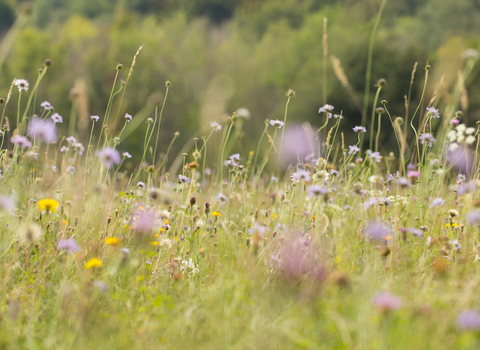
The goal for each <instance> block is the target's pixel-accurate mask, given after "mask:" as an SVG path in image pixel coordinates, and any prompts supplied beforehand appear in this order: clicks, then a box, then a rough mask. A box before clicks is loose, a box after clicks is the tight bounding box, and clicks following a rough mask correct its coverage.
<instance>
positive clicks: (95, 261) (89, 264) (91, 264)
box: [85, 258, 103, 270]
mask: <svg viewBox="0 0 480 350" xmlns="http://www.w3.org/2000/svg"><path fill="white" fill-rule="evenodd" d="M101 266H103V264H102V260H100V259H97V258H93V259H90V260H88V261H87V263H86V264H85V268H86V269H87V270H88V269H91V268H92V267H101Z"/></svg>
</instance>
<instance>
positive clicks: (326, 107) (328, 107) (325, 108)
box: [318, 104, 335, 113]
mask: <svg viewBox="0 0 480 350" xmlns="http://www.w3.org/2000/svg"><path fill="white" fill-rule="evenodd" d="M334 108H335V107H333V106H332V105H329V104H326V105H324V106H323V107H320V109H319V110H318V113H328V112H331V111H333V109H334Z"/></svg>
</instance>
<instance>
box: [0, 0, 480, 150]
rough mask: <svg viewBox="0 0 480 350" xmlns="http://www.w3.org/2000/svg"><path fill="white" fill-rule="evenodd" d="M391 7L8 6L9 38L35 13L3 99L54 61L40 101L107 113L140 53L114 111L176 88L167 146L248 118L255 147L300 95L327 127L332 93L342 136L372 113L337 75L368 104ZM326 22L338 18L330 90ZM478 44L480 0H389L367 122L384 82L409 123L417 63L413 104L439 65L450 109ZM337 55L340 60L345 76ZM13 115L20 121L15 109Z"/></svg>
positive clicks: (470, 113)
mask: <svg viewBox="0 0 480 350" xmlns="http://www.w3.org/2000/svg"><path fill="white" fill-rule="evenodd" d="M380 4H381V0H195V1H192V0H82V1H78V0H35V2H32V3H24V2H21V1H17V0H0V40H2V38H4V36H5V34H6V33H7V32H8V30H9V28H10V27H11V26H12V25H13V24H14V22H15V20H16V18H17V17H18V15H19V14H20V13H21V12H22V11H25V6H28V5H30V7H31V14H30V16H29V19H28V22H27V24H26V25H25V27H24V28H23V29H22V30H21V31H20V33H19V34H18V36H17V37H16V39H15V41H14V43H13V46H12V47H11V50H10V51H9V53H8V56H7V58H6V61H5V64H4V65H3V68H2V72H1V74H0V97H5V96H6V94H7V92H8V89H9V87H10V84H11V82H12V79H14V78H25V79H27V80H29V82H30V84H31V86H32V85H33V83H34V82H35V79H36V76H37V74H38V72H37V69H38V68H40V67H41V65H42V62H43V61H44V59H45V58H50V59H51V60H52V66H51V68H50V69H49V71H48V74H47V75H46V77H45V78H44V80H43V81H42V86H41V88H40V90H39V94H38V99H37V104H38V105H39V104H40V102H42V101H44V100H48V101H49V102H50V103H51V104H52V105H53V106H54V107H55V111H56V112H58V113H59V114H60V115H62V116H63V117H64V119H68V117H69V115H70V113H71V110H72V99H71V97H69V96H70V91H71V89H72V88H73V87H74V86H77V89H81V90H82V91H85V93H86V95H85V98H84V99H83V101H82V102H81V103H82V105H83V107H82V108H86V109H87V110H86V112H87V113H88V114H94V115H100V116H103V114H104V112H105V108H106V104H107V101H108V98H109V94H110V91H111V87H112V83H113V80H114V77H115V73H116V70H115V67H116V65H117V63H122V64H123V65H124V66H123V70H122V72H121V75H120V79H126V77H127V74H128V71H129V68H130V65H131V62H132V58H133V55H134V54H135V52H136V51H137V49H138V48H139V47H140V46H141V45H144V48H143V50H142V51H141V52H140V54H139V55H138V58H137V62H136V66H135V68H134V71H133V73H132V76H131V78H130V80H129V83H128V87H127V90H126V94H125V101H124V105H123V108H122V110H121V111H117V110H116V109H115V108H116V106H118V104H117V105H115V106H114V108H113V114H114V115H116V114H117V112H118V115H123V114H124V113H126V112H128V113H130V114H136V113H137V112H138V111H140V110H141V109H142V108H143V107H144V106H145V105H146V104H147V101H149V100H152V98H156V99H159V98H160V99H161V98H162V96H163V94H164V93H165V81H166V80H169V81H170V82H171V84H172V85H171V90H170V92H169V96H168V100H167V103H166V108H165V113H164V117H163V121H162V131H161V138H162V140H165V141H164V142H165V143H168V142H169V141H170V140H171V138H172V135H173V133H174V132H175V131H180V138H179V141H180V142H178V150H179V148H180V147H181V145H183V144H184V143H185V142H186V140H187V139H189V138H190V137H191V136H192V135H193V134H194V133H195V132H197V131H198V130H199V129H202V128H207V127H208V122H209V121H212V120H216V121H219V122H221V121H225V115H227V114H231V113H232V112H234V111H235V110H237V109H238V108H247V109H248V110H249V111H250V114H251V118H250V120H249V122H248V123H245V125H244V132H245V142H246V143H245V144H246V145H250V144H251V147H250V146H249V147H248V148H249V149H248V150H250V149H254V144H253V141H254V140H257V139H258V137H259V135H260V133H261V130H262V129H263V125H264V121H265V119H277V118H278V119H283V113H284V106H285V102H286V96H285V93H286V91H287V90H288V89H293V90H295V91H296V93H297V96H298V98H297V99H294V100H293V101H292V102H291V104H290V108H289V121H308V122H310V123H311V124H312V125H314V126H317V127H318V126H320V125H321V122H322V120H323V118H322V117H320V116H319V114H318V109H319V107H321V106H322V105H323V103H324V96H326V102H327V103H329V104H332V105H334V106H335V108H336V109H335V112H337V113H339V112H340V111H341V110H343V115H344V116H345V119H344V123H343V125H342V127H341V131H347V130H350V131H351V127H353V126H355V125H357V124H359V123H360V119H361V113H360V112H359V108H358V103H357V104H356V103H355V101H354V99H353V98H352V97H351V93H349V92H348V91H347V89H345V87H344V86H342V84H341V82H340V81H339V79H338V77H337V75H338V73H339V71H340V68H339V67H341V69H343V71H344V74H345V76H346V77H347V78H348V81H349V84H350V85H351V87H352V88H353V91H354V92H355V94H356V95H357V97H358V101H360V102H363V98H364V91H365V71H366V67H367V56H368V55H367V53H368V46H369V39H370V35H371V32H372V28H373V26H374V21H375V17H376V15H377V13H378V10H379V8H380ZM324 18H327V19H328V26H327V27H328V33H327V34H328V54H327V62H326V67H327V69H326V72H327V74H326V82H327V84H326V90H325V91H324V89H323V79H324V76H323V73H322V72H323V71H322V69H323V64H324V61H323V53H324V51H323V47H322V34H323V27H324ZM479 35H480V1H479V0H455V1H452V0H390V1H388V2H387V4H386V6H385V9H384V12H383V15H382V18H381V21H380V25H379V27H378V32H377V35H376V39H375V46H374V54H373V67H372V81H371V84H370V105H369V112H368V114H370V111H371V108H372V107H373V106H372V101H373V98H374V94H375V89H376V88H375V86H374V84H375V82H376V80H377V79H379V78H385V79H386V80H387V86H386V87H385V88H384V89H383V90H382V93H381V96H380V99H386V100H388V102H389V104H388V107H389V109H390V111H391V112H392V114H394V115H401V116H404V114H405V107H404V96H405V95H406V94H408V91H409V85H410V77H411V72H412V69H413V66H414V64H415V62H418V68H417V72H416V80H415V83H414V86H413V91H412V100H413V104H414V105H415V106H416V102H417V101H418V100H419V97H420V94H421V89H422V84H423V76H424V69H423V67H424V66H425V64H426V63H427V62H429V63H430V64H431V65H432V71H431V72H432V73H431V78H430V84H429V86H428V89H427V96H428V98H430V97H431V95H432V93H433V90H434V89H435V87H436V86H437V84H438V82H440V81H441V80H442V78H443V83H442V86H441V88H440V89H439V90H438V94H439V95H440V96H439V98H442V99H446V100H448V98H449V94H450V92H451V91H452V89H453V85H454V83H455V81H456V79H457V77H458V72H459V70H460V69H462V68H463V67H464V65H465V64H466V62H467V60H468V57H475V55H477V52H476V51H475V50H471V49H477V48H478V45H479V42H480V41H479V39H480V36H479ZM332 56H335V57H336V58H337V59H338V60H339V61H336V62H337V66H336V69H337V75H336V74H335V72H334V69H333V65H332V59H333V57H332ZM476 75H477V68H474V70H473V73H472V74H471V75H470V77H469V79H468V81H465V84H464V86H463V87H462V89H464V96H463V99H464V100H463V106H459V107H458V108H459V109H460V108H463V109H464V114H465V117H468V123H469V124H472V123H473V122H475V121H476V120H478V119H480V110H479V109H480V100H479V99H478V98H477V96H479V95H480V94H479V92H480V91H479V90H480V80H479V79H478V78H476ZM465 93H466V94H465ZM465 98H467V100H465ZM465 102H466V104H465ZM378 105H380V104H378ZM37 108H38V106H37ZM7 115H10V116H12V117H13V116H14V115H16V105H15V103H11V104H10V106H9V107H8V109H7ZM12 119H13V118H12ZM64 127H66V126H64ZM145 128H146V126H145V125H142V126H141V127H140V128H139V129H138V130H137V131H136V132H135V134H134V137H131V138H129V139H128V140H127V141H126V143H127V144H128V145H129V147H130V148H131V149H133V150H134V149H135V145H137V144H138V140H139V139H141V138H143V134H144V130H145ZM205 133H206V132H205ZM200 134H202V133H201V132H200ZM348 134H350V132H349V133H348ZM391 135H392V134H391V133H390V132H387V131H386V132H385V133H383V134H382V139H383V143H385V144H387V145H388V144H389V142H391V143H392V145H394V142H395V140H394V138H393V137H390V136H391ZM347 137H355V136H354V135H353V136H352V135H347ZM249 142H251V143H250V144H249ZM248 150H247V151H248Z"/></svg>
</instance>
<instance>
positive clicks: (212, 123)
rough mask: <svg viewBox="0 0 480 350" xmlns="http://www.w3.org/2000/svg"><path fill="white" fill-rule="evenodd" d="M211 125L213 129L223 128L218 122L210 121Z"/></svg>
mask: <svg viewBox="0 0 480 350" xmlns="http://www.w3.org/2000/svg"><path fill="white" fill-rule="evenodd" d="M210 127H211V128H212V129H213V131H220V130H222V126H221V125H220V124H218V123H217V122H215V121H214V122H210Z"/></svg>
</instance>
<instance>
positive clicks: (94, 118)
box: [90, 115, 100, 122]
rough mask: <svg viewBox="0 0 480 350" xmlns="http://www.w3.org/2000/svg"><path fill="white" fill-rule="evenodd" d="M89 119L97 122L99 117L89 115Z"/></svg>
mask: <svg viewBox="0 0 480 350" xmlns="http://www.w3.org/2000/svg"><path fill="white" fill-rule="evenodd" d="M90 119H91V120H93V121H94V122H98V120H99V119H100V117H99V116H98V115H91V116H90Z"/></svg>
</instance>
